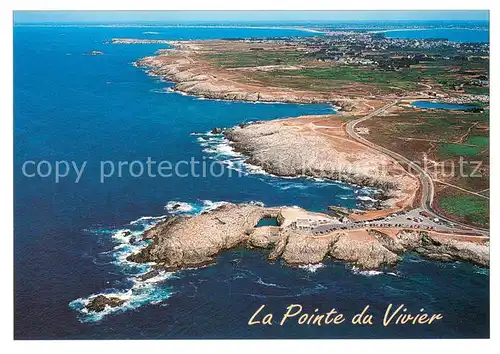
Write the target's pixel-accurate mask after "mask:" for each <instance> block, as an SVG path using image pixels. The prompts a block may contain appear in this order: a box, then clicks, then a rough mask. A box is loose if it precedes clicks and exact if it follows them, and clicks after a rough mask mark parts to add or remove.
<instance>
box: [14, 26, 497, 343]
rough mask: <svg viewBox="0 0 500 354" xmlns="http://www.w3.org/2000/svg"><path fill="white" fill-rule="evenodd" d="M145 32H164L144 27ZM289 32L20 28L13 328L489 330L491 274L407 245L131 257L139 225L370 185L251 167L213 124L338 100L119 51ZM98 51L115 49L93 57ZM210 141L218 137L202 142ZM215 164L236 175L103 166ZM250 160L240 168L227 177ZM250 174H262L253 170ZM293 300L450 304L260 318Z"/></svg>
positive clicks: (324, 201) (337, 332)
mask: <svg viewBox="0 0 500 354" xmlns="http://www.w3.org/2000/svg"><path fill="white" fill-rule="evenodd" d="M144 32H159V34H146V33H144ZM311 34H313V33H309V32H303V31H296V30H284V29H281V30H280V29H239V28H232V29H220V28H162V27H159V28H141V27H134V28H127V27H22V26H21V27H15V28H14V139H15V140H14V141H15V146H14V171H15V172H14V181H15V182H14V188H15V195H14V202H15V205H14V214H15V221H14V225H15V230H14V259H15V261H14V262H15V263H14V266H15V304H14V306H15V338H18V339H77V338H78V339H118V338H122V339H123V338H138V339H139V338H141V339H146V338H379V337H385V338H390V337H397V338H401V337H417V338H418V337H432V338H435V337H487V336H488V335H489V315H488V312H489V297H488V296H489V295H488V294H489V276H488V272H487V271H485V270H483V269H480V268H477V267H475V266H472V265H470V264H465V263H458V262H455V263H438V262H429V261H426V260H423V259H421V258H419V257H416V256H413V255H408V256H406V257H405V259H404V261H403V262H402V263H401V264H400V265H398V266H397V267H396V268H395V269H390V270H387V271H384V272H360V271H358V270H356V269H353V268H352V267H351V266H348V265H344V264H341V263H336V262H325V264H323V265H322V266H319V267H303V268H299V269H292V268H287V267H284V266H282V265H281V264H279V263H278V264H269V263H268V262H267V260H266V254H265V253H264V252H259V251H247V250H243V249H236V250H233V251H231V252H227V253H225V254H222V255H221V256H220V257H219V258H218V262H217V264H216V265H214V266H210V267H206V268H202V269H192V270H186V271H182V272H177V273H174V274H169V273H166V274H159V275H158V276H157V277H155V278H153V279H150V280H149V281H138V280H137V279H136V278H135V277H134V275H136V274H138V273H140V272H143V271H145V270H146V269H147V266H134V265H131V264H129V263H127V262H125V261H124V258H125V257H126V255H127V254H130V253H131V252H134V251H135V250H136V249H137V247H141V244H139V245H133V246H132V245H130V244H129V243H128V240H129V238H130V236H126V234H125V233H124V232H123V231H124V230H130V232H131V233H132V235H137V236H138V235H140V234H141V232H142V231H143V230H144V229H145V228H147V227H149V226H151V225H152V224H154V222H156V221H157V220H158V219H159V218H161V217H163V216H164V215H166V214H168V213H181V214H192V213H198V212H201V211H203V210H207V209H210V208H212V207H214V206H216V205H219V203H220V202H224V201H232V202H250V201H261V202H263V203H265V204H266V205H270V206H271V205H298V206H301V207H304V208H308V209H312V210H317V211H321V210H323V211H324V210H325V209H326V207H327V206H328V205H333V204H335V205H344V206H354V205H356V203H357V201H358V196H359V195H361V194H365V193H369V191H366V190H363V189H360V188H357V187H353V186H348V185H345V184H339V183H334V182H328V183H327V182H324V181H317V180H309V179H304V178H302V179H280V178H275V177H273V176H268V175H265V174H262V173H259V171H251V170H250V171H249V170H248V167H245V166H242V165H241V157H239V156H235V155H234V154H233V153H232V152H231V151H229V150H228V149H227V146H226V145H225V144H224V141H223V139H222V138H221V137H218V136H210V134H207V132H208V131H209V130H210V129H212V128H213V127H229V126H234V125H236V124H239V123H241V122H248V121H253V120H261V119H274V118H279V117H289V116H297V115H303V114H324V113H332V112H333V109H332V108H331V107H330V106H328V105H288V104H252V103H241V102H226V101H213V100H200V99H197V98H195V97H189V96H182V95H179V94H175V93H168V91H165V88H167V87H168V86H169V84H168V83H165V82H161V81H160V80H158V79H157V78H153V77H149V76H147V75H146V74H145V73H144V72H143V71H142V70H141V69H138V68H136V67H134V66H133V65H132V62H133V61H135V60H136V59H138V58H141V57H143V56H146V55H151V54H153V53H154V52H155V51H156V50H157V49H160V48H164V47H165V45H107V44H104V42H105V41H107V40H109V39H110V38H113V37H128V38H165V39H206V38H236V37H269V36H280V37H281V36H304V35H311ZM92 50H99V51H102V52H104V54H103V55H99V56H91V55H85V53H88V52H90V51H92ZM201 137H209V139H213V140H204V139H200V138H201ZM148 157H151V159H152V160H156V161H162V160H169V161H173V162H175V161H180V160H189V159H190V158H192V157H194V158H195V159H197V160H203V159H208V160H210V161H213V159H217V160H219V161H222V162H223V167H222V168H223V169H224V171H225V174H224V176H223V177H220V178H215V177H206V178H182V177H170V178H161V177H157V178H151V177H148V176H144V177H140V178H135V177H133V176H130V175H127V174H125V175H124V176H123V177H122V178H118V177H112V178H109V179H107V180H106V181H105V183H101V182H100V179H99V169H100V165H99V161H106V160H109V161H113V162H118V161H133V160H139V161H146V159H147V158H148ZM26 160H34V161H40V160H47V161H50V162H55V161H61V160H69V161H75V163H78V164H81V163H83V162H84V161H88V164H87V167H86V168H85V171H84V174H83V176H82V178H81V180H80V181H79V183H78V184H75V183H74V180H75V176H74V175H73V176H71V175H70V176H69V177H67V178H63V179H62V180H61V181H60V182H59V183H54V179H53V178H52V177H47V178H40V177H38V178H27V177H25V176H24V175H23V174H22V165H23V163H24V162H25V161H26ZM238 169H244V172H245V173H244V174H243V175H242V176H237V175H232V176H231V177H230V176H229V171H236V170H238ZM247 172H252V173H247ZM99 293H113V294H118V295H119V296H121V297H123V298H124V299H126V300H127V303H126V306H124V307H122V308H119V309H117V310H116V311H114V312H111V313H108V312H106V313H105V314H104V315H103V316H92V315H89V314H85V313H84V311H82V304H83V303H84V302H85V301H86V299H87V298H88V297H89V296H90V295H92V294H99ZM291 303H300V304H303V305H304V308H308V309H310V310H311V311H313V310H314V308H320V309H321V310H322V311H328V310H330V308H331V307H335V308H338V309H339V310H340V311H343V312H344V313H346V314H350V313H353V312H354V311H358V310H361V309H362V308H363V307H364V306H365V305H366V304H370V305H371V307H372V309H373V312H374V313H378V314H380V313H381V312H382V311H383V309H384V308H385V307H386V306H387V305H388V304H389V303H394V304H396V303H404V304H405V305H407V306H408V308H409V309H411V310H412V311H415V312H416V311H419V310H420V308H422V307H424V308H425V310H426V311H429V312H433V311H435V312H442V313H444V314H445V317H444V319H443V321H442V322H438V323H436V324H434V325H432V326H422V327H420V326H409V327H404V326H401V327H388V328H386V327H383V326H381V325H376V326H370V327H359V326H349V325H345V326H340V327H329V326H324V327H311V326H297V325H294V324H290V325H289V326H288V325H287V326H284V327H280V326H276V325H274V326H269V327H264V326H252V327H249V326H247V321H248V320H249V318H250V316H251V315H252V313H253V312H254V311H255V310H256V309H257V308H258V307H260V306H261V305H262V304H266V305H267V308H269V309H271V310H273V311H274V312H276V314H277V315H278V314H279V313H282V312H283V311H284V309H285V307H286V306H288V305H289V304H291Z"/></svg>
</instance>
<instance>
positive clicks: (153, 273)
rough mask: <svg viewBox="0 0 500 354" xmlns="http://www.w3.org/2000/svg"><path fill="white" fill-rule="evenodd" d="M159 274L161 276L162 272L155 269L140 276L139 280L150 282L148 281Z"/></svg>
mask: <svg viewBox="0 0 500 354" xmlns="http://www.w3.org/2000/svg"><path fill="white" fill-rule="evenodd" d="M159 274H160V271H159V270H158V269H153V270H151V271H149V272H147V273H144V274H141V275H140V276H139V278H140V279H141V280H148V279H151V278H154V277H156V276H158V275H159Z"/></svg>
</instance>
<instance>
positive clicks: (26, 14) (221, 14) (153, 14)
mask: <svg viewBox="0 0 500 354" xmlns="http://www.w3.org/2000/svg"><path fill="white" fill-rule="evenodd" d="M488 18H489V12H488V11H483V10H474V11H460V10H456V11H14V23H43V22H56V23H57V22H60V23H71V22H72V23H89V22H91V23H92V22H93V23H130V22H167V23H168V22H170V23H178V22H224V21H227V22H253V21H262V22H265V21H275V22H287V21H288V22H290V21H340V22H341V21H408V20H414V21H419V20H420V21H422V20H427V21H437V20H442V21H457V20H464V21H488Z"/></svg>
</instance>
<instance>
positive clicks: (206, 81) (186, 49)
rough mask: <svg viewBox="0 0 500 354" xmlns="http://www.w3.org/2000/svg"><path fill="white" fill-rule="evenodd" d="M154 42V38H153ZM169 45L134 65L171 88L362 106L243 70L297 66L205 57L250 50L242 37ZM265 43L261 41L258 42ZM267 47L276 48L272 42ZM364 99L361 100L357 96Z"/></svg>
mask: <svg viewBox="0 0 500 354" xmlns="http://www.w3.org/2000/svg"><path fill="white" fill-rule="evenodd" d="M149 41H154V40H131V39H113V40H112V43H114V44H133V43H151V42H149ZM154 43H157V42H154ZM165 43H168V44H169V45H170V46H171V47H172V48H169V49H163V50H159V51H158V53H157V55H154V56H149V57H145V58H142V59H140V60H137V61H136V63H135V64H136V65H137V66H138V67H145V68H147V70H148V73H149V74H150V75H153V76H159V77H163V78H165V79H168V80H169V81H172V82H174V84H175V86H174V87H173V90H175V91H180V92H184V93H187V94H191V95H195V96H199V97H204V98H211V99H227V100H238V101H251V102H257V101H259V102H285V103H329V104H332V105H335V106H337V107H339V108H341V109H342V110H343V111H344V112H358V111H362V110H364V109H366V106H364V105H361V104H359V102H360V100H359V99H353V98H352V97H347V96H345V95H343V94H342V93H341V92H321V91H313V90H305V89H293V90H291V89H289V88H285V87H269V86H266V85H263V84H262V83H259V82H256V81H253V80H246V79H245V74H244V73H245V72H247V71H249V70H252V71H265V72H269V71H273V70H285V71H286V70H296V69H299V68H300V67H294V66H288V65H264V66H258V67H252V68H229V69H226V68H222V67H218V66H217V65H214V64H213V63H212V62H210V60H207V58H208V57H210V56H211V55H214V53H217V52H218V51H220V50H224V49H227V48H231V49H234V48H238V49H241V50H244V51H252V50H253V49H255V48H253V47H252V45H249V43H247V42H245V41H223V40H220V41H217V40H209V41H165ZM258 46H259V48H260V47H261V46H264V47H266V45H265V44H262V43H260V44H259V45H258ZM269 48H271V49H272V50H276V49H277V48H276V46H275V45H272V46H271V45H269ZM361 101H364V100H361Z"/></svg>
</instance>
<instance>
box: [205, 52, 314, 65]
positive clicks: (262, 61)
mask: <svg viewBox="0 0 500 354" xmlns="http://www.w3.org/2000/svg"><path fill="white" fill-rule="evenodd" d="M303 57H304V54H303V53H301V52H295V51H274V50H273V51H264V50H262V51H259V50H256V51H244V52H221V53H216V54H208V55H205V56H204V58H205V59H208V60H209V61H212V62H215V63H216V64H217V66H219V67H222V68H241V67H254V66H266V65H293V64H298V63H299V62H300V61H301V59H302V58H303Z"/></svg>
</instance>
